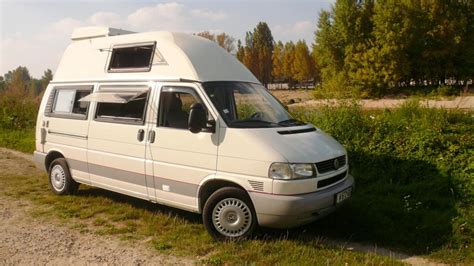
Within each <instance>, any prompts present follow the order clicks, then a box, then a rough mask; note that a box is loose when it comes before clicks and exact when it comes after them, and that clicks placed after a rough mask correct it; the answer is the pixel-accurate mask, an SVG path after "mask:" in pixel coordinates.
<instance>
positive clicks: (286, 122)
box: [278, 118, 305, 126]
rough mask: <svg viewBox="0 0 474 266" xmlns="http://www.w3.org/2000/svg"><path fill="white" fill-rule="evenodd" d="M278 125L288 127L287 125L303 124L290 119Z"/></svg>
mask: <svg viewBox="0 0 474 266" xmlns="http://www.w3.org/2000/svg"><path fill="white" fill-rule="evenodd" d="M278 125H279V126H289V125H295V126H302V125H305V123H304V122H302V121H300V120H298V119H294V118H290V119H287V120H283V121H280V122H278Z"/></svg>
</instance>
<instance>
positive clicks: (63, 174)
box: [34, 27, 354, 239]
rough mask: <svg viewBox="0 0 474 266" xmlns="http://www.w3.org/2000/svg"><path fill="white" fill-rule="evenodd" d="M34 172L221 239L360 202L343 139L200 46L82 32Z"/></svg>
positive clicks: (202, 42)
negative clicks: (191, 220) (186, 220)
mask: <svg viewBox="0 0 474 266" xmlns="http://www.w3.org/2000/svg"><path fill="white" fill-rule="evenodd" d="M34 158H35V162H36V164H37V166H38V167H41V168H42V169H44V170H45V171H47V172H48V176H49V180H50V184H51V189H52V191H53V192H54V193H56V194H60V195H63V194H71V193H74V192H75V191H77V189H78V186H79V184H80V183H82V184H87V185H90V186H95V187H100V188H103V189H107V190H112V191H115V192H118V193H123V194H126V195H130V196H133V197H137V198H141V199H144V200H148V201H152V202H156V203H159V204H163V205H169V206H173V207H176V208H180V209H185V210H188V211H191V212H196V213H201V214H202V217H203V222H204V225H205V227H206V229H207V230H208V231H209V232H210V234H211V235H212V236H213V237H215V238H218V239H222V238H224V239H233V238H242V237H246V236H249V235H250V234H251V233H252V231H253V230H254V229H255V228H256V227H257V226H258V225H260V226H266V227H274V228H288V227H294V226H298V225H302V224H306V223H309V222H312V221H314V220H316V219H318V218H321V217H323V216H325V215H326V214H328V213H330V212H332V211H333V210H335V209H336V208H337V207H338V206H340V205H341V204H343V203H344V202H346V201H347V199H349V198H350V197H351V192H352V189H353V186H354V179H353V177H352V176H350V175H349V172H348V170H349V168H348V161H347V154H346V151H345V149H344V147H342V146H341V145H340V144H339V143H338V142H337V141H336V140H334V139H333V138H331V137H330V136H328V135H326V134H325V133H324V132H322V131H321V130H320V129H318V128H316V127H315V126H313V125H311V124H305V123H303V122H300V121H298V120H295V119H293V118H292V117H291V115H290V114H289V113H288V112H287V111H286V110H285V108H284V107H283V106H282V105H281V104H280V103H279V102H278V101H277V100H276V99H275V98H274V97H273V96H272V95H271V94H270V93H269V92H268V91H267V90H266V89H265V88H264V87H263V86H262V85H261V84H260V82H259V81H258V80H257V79H256V78H255V77H254V76H253V75H252V74H251V72H250V71H249V70H247V69H246V68H245V67H244V66H243V65H242V64H241V63H240V62H239V61H238V60H237V59H236V58H235V57H234V56H232V55H230V54H229V53H227V52H226V51H225V50H224V49H222V48H220V47H219V46H218V45H216V44H215V43H213V42H211V41H208V40H206V39H203V38H201V37H197V36H193V35H188V34H183V33H171V32H148V33H132V32H128V31H124V30H118V29H112V28H97V27H92V28H80V29H76V30H75V31H74V33H73V35H72V43H71V44H70V45H69V46H68V47H67V49H66V51H65V52H64V55H63V57H62V59H61V62H60V64H59V66H58V69H57V71H56V74H55V75H54V79H53V80H52V81H51V83H50V84H49V86H48V88H47V89H46V92H45V94H44V97H43V101H42V103H41V107H40V111H39V113H38V121H37V125H36V151H35V152H34Z"/></svg>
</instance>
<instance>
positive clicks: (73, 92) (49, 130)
mask: <svg viewBox="0 0 474 266" xmlns="http://www.w3.org/2000/svg"><path fill="white" fill-rule="evenodd" d="M53 86H54V87H53V88H52V90H51V92H50V95H49V98H48V102H47V104H46V107H45V113H44V119H43V123H42V128H43V131H45V132H46V134H45V139H44V148H43V149H44V151H46V152H49V151H52V150H55V151H58V152H60V153H61V154H63V155H64V156H65V157H66V160H67V162H68V164H69V168H70V170H71V175H72V176H73V178H74V179H75V180H77V181H80V182H83V183H89V174H88V169H87V153H86V148H87V138H88V128H89V120H88V118H89V116H90V110H89V109H90V108H89V103H86V102H79V100H80V99H81V98H82V97H84V96H87V95H88V94H90V93H91V92H92V90H93V88H94V86H93V85H92V84H90V85H84V84H81V85H73V84H72V85H53Z"/></svg>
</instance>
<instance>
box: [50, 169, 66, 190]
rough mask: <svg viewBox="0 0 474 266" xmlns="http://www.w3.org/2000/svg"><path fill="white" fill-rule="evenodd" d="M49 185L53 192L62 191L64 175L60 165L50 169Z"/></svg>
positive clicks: (64, 180)
mask: <svg viewBox="0 0 474 266" xmlns="http://www.w3.org/2000/svg"><path fill="white" fill-rule="evenodd" d="M50 178H51V185H53V188H54V190H56V191H62V190H63V189H64V187H65V186H66V173H65V172H64V169H63V167H62V166H61V165H59V164H57V165H55V166H53V169H51V174H50Z"/></svg>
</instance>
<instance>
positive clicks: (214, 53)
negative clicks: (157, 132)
mask: <svg viewBox="0 0 474 266" xmlns="http://www.w3.org/2000/svg"><path fill="white" fill-rule="evenodd" d="M144 42H156V52H155V55H154V59H153V60H154V62H156V61H160V59H161V58H160V57H163V59H164V61H165V62H164V63H154V64H153V66H152V68H151V69H150V71H148V72H131V73H127V74H126V75H124V73H109V72H108V71H107V66H108V62H109V60H110V54H111V53H110V51H111V50H112V48H113V47H114V45H123V44H133V43H144ZM113 79H116V80H117V79H142V80H143V79H149V80H153V79H154V80H180V79H185V80H196V81H216V80H239V81H247V82H254V83H259V81H258V80H257V79H256V78H255V77H254V76H253V75H252V73H251V72H250V71H249V70H248V69H247V68H246V67H245V66H243V65H242V64H241V63H240V62H239V61H238V60H235V57H234V56H233V55H231V54H229V53H228V52H227V51H225V50H224V49H222V48H221V47H220V46H219V45H217V44H216V43H214V42H212V41H210V40H207V39H205V38H202V37H199V36H194V35H190V34H185V33H171V32H146V33H135V34H126V35H118V36H107V37H102V38H92V39H83V40H78V41H73V42H72V43H71V44H70V45H69V46H68V47H67V48H66V51H65V52H64V54H63V56H62V58H61V61H60V63H59V66H58V68H57V70H56V73H55V75H54V81H55V82H68V81H74V80H76V81H90V80H113Z"/></svg>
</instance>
